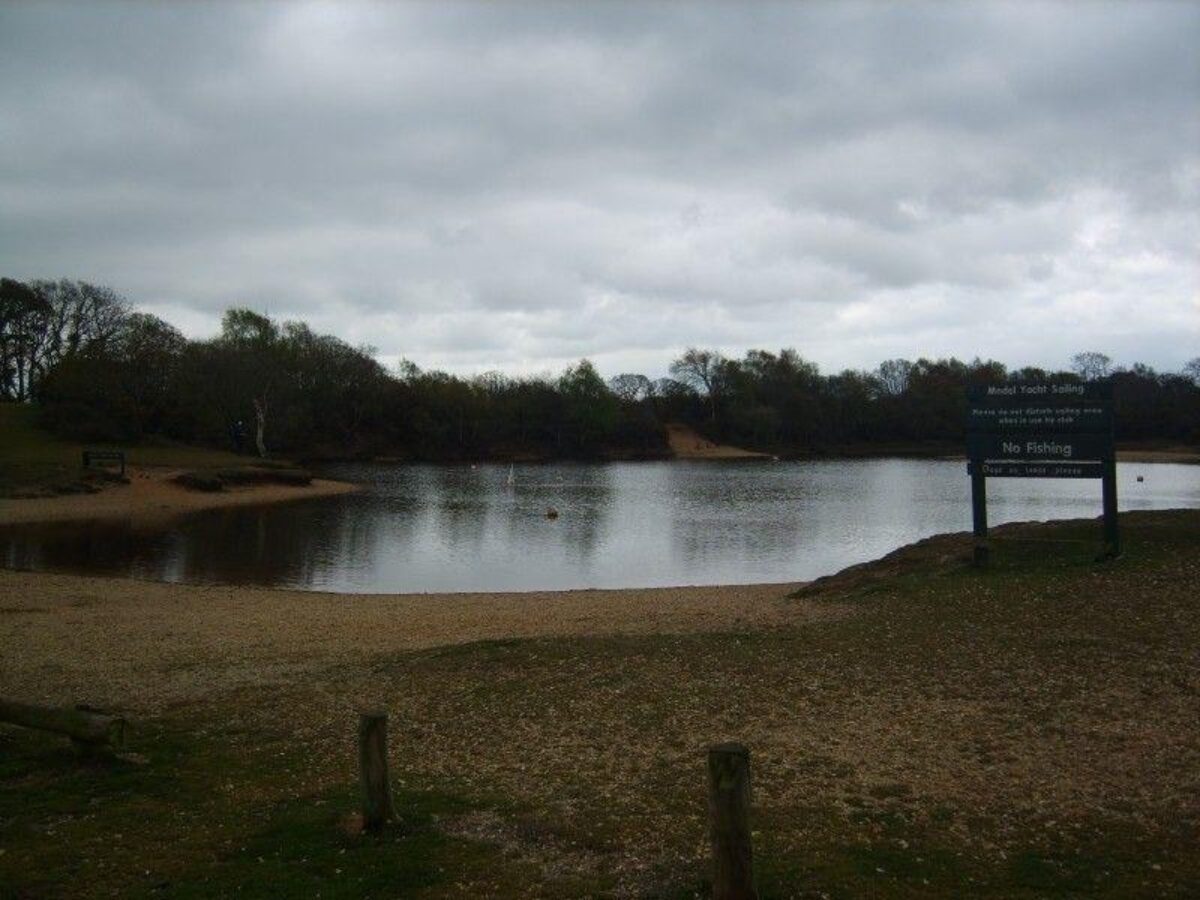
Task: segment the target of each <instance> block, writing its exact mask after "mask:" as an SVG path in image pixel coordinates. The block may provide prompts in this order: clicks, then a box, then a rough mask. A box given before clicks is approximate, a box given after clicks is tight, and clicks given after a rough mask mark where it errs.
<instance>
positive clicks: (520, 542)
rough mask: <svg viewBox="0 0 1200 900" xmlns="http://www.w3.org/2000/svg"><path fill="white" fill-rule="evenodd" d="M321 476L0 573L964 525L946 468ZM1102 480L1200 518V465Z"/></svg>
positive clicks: (30, 546)
mask: <svg viewBox="0 0 1200 900" xmlns="http://www.w3.org/2000/svg"><path fill="white" fill-rule="evenodd" d="M322 474H324V475H328V476H329V477H334V478H343V479H348V480H352V481H356V482H360V483H362V484H363V485H364V487H365V489H364V491H363V492H362V493H359V494H353V495H347V496H340V497H330V498H314V499H312V500H306V501H299V502H295V503H290V504H282V505H278V506H266V507H243V508H235V509H224V510H216V511H211V512H204V513H197V514H194V515H190V516H188V517H185V518H181V519H179V520H177V521H176V522H174V523H173V524H172V525H171V526H170V527H159V528H156V529H153V530H144V529H139V528H133V527H131V526H129V525H128V524H123V523H111V522H110V523H90V524H56V525H38V526H29V525H24V526H19V527H13V528H9V529H7V530H2V531H0V565H4V566H7V567H10V568H27V569H40V570H52V571H69V572H85V573H106V574H121V575H133V576H135V577H138V578H150V579H155V580H161V581H172V582H193V583H230V584H257V585H271V586H279V587H292V588H305V589H312V590H328V591H343V592H349V593H375V592H388V593H391V592H418V591H524V590H538V589H565V588H584V587H599V588H618V587H644V586H665V585H683V584H733V583H754V582H789V581H806V580H809V579H812V578H815V577H818V576H820V575H827V574H830V573H831V572H835V571H837V570H838V569H841V568H843V567H845V566H847V565H851V564H853V563H859V562H864V561H866V560H870V559H873V558H875V557H878V556H880V555H882V554H884V553H887V552H888V551H890V550H894V549H895V548H897V547H899V546H901V545H903V544H907V543H910V542H912V541H914V540H917V539H919V538H922V537H927V536H929V535H931V534H937V533H939V532H946V531H966V530H969V529H970V527H971V506H970V484H969V480H968V477H967V474H966V464H965V463H964V462H961V461H957V462H956V461H942V460H901V459H870V460H830V461H804V462H774V463H764V462H742V463H737V462H728V463H726V462H690V463H689V462H661V463H611V464H596V465H591V464H557V465H529V466H516V467H515V469H514V470H513V483H512V484H511V485H509V484H508V474H509V467H508V466H506V465H480V466H478V467H470V466H385V465H342V466H335V467H331V468H329V469H326V470H325V471H324V472H323V473H322ZM1139 475H1140V476H1142V478H1143V480H1142V481H1140V482H1139V481H1138V480H1137V477H1138V476H1139ZM1118 480H1119V496H1120V508H1121V509H1122V510H1132V509H1164V508H1170V507H1200V467H1196V466H1184V465H1169V464H1144V463H1123V464H1121V465H1120V466H1119V467H1118ZM988 492H989V504H988V511H989V519H990V523H991V524H993V525H996V524H1000V523H1002V522H1011V521H1018V520H1028V519H1056V518H1078V517H1096V516H1099V514H1100V482H1099V481H1092V480H1076V481H1070V480H1050V479H989V481H988ZM549 507H553V508H554V509H556V510H557V511H558V513H559V515H558V518H556V519H548V518H547V517H546V515H545V513H546V510H547V508H549ZM1096 530H1097V538H1096V539H1097V548H1099V540H1100V535H1099V524H1097V529H1096Z"/></svg>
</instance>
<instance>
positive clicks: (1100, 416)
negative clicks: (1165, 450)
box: [966, 381, 1120, 565]
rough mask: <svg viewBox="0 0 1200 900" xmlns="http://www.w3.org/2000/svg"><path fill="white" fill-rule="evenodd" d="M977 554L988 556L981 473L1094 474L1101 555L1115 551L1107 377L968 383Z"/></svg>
mask: <svg viewBox="0 0 1200 900" xmlns="http://www.w3.org/2000/svg"><path fill="white" fill-rule="evenodd" d="M966 426H967V429H966V430H967V457H968V458H969V459H970V465H969V466H968V470H969V472H970V474H971V507H972V513H973V519H974V524H975V538H976V540H975V561H976V563H977V564H978V565H983V564H985V563H986V562H987V555H988V547H987V481H986V480H987V479H988V478H989V477H990V478H1099V479H1100V480H1101V487H1102V493H1103V501H1104V545H1105V546H1104V555H1105V556H1117V555H1118V554H1119V553H1120V536H1119V535H1118V532H1117V466H1116V452H1115V450H1114V447H1113V404H1112V385H1111V384H1107V383H1105V384H1097V383H1092V382H1089V383H1086V384H1081V383H1075V382H1066V381H1062V382H1025V383H1014V384H1001V385H980V386H975V387H972V388H970V389H968V391H967V416H966Z"/></svg>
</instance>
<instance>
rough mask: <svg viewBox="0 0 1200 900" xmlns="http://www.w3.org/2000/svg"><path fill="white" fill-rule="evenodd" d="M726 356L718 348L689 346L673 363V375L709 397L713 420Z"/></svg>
mask: <svg viewBox="0 0 1200 900" xmlns="http://www.w3.org/2000/svg"><path fill="white" fill-rule="evenodd" d="M724 366H725V357H723V356H722V355H721V354H720V353H719V352H718V351H716V350H698V349H696V348H695V347H688V349H687V350H685V351H684V353H683V356H681V357H679V359H677V360H675V361H674V362H672V363H671V370H670V371H671V375H672V376H673V377H675V378H677V379H678V380H680V381H682V382H683V383H684V384H688V385H691V386H692V387H693V388H695V389H696V390H697V391H702V392H703V393H704V394H705V395H707V397H708V405H709V409H710V410H711V413H712V420H713V421H714V422H715V421H716V420H717V397H718V395H719V394H720V390H721V370H722V368H723V367H724Z"/></svg>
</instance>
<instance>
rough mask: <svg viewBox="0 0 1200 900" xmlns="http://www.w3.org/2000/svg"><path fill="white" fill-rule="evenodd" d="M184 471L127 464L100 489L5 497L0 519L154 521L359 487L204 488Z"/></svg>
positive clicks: (317, 482)
mask: <svg viewBox="0 0 1200 900" xmlns="http://www.w3.org/2000/svg"><path fill="white" fill-rule="evenodd" d="M180 471H182V470H180V469H168V468H138V467H132V466H131V467H130V468H129V470H128V475H129V479H130V483H129V484H127V485H114V486H112V487H109V488H107V489H106V490H103V491H101V492H100V493H98V494H71V495H68V496H64V497H37V498H31V499H9V498H5V499H0V525H20V524H27V523H35V522H69V521H88V520H95V519H123V520H128V521H135V522H138V523H139V524H140V523H153V522H157V521H161V520H166V519H171V518H173V517H175V516H178V515H182V514H185V513H191V512H199V511H201V510H205V509H222V508H225V507H230V506H256V505H260V504H264V503H287V502H289V501H293V500H304V499H307V498H311V497H329V496H334V495H337V494H347V493H351V492H353V491H356V490H358V485H354V484H349V483H347V482H343V481H330V480H326V479H320V478H315V479H313V481H312V484H310V485H307V486H304V487H297V486H292V485H282V484H263V485H253V486H250V487H238V488H229V489H226V490H224V491H220V492H214V493H205V492H202V491H190V490H187V489H186V488H182V487H180V486H179V485H177V484H174V483H173V482H171V481H170V479H171V478H172V476H174V475H176V474H178V473H179V472H180Z"/></svg>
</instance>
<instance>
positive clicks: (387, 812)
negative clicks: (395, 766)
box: [358, 712, 395, 831]
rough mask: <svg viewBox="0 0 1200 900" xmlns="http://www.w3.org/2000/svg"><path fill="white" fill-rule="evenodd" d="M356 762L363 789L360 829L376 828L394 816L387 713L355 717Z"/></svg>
mask: <svg viewBox="0 0 1200 900" xmlns="http://www.w3.org/2000/svg"><path fill="white" fill-rule="evenodd" d="M358 762H359V769H360V773H361V779H362V792H363V810H362V813H363V830H364V831H379V830H380V829H381V828H383V826H384V823H386V822H387V821H388V820H390V819H392V818H393V817H394V816H395V808H394V807H393V805H392V785H391V782H390V781H389V780H388V767H387V713H383V712H370V713H363V714H362V715H360V716H359V719H358Z"/></svg>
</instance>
